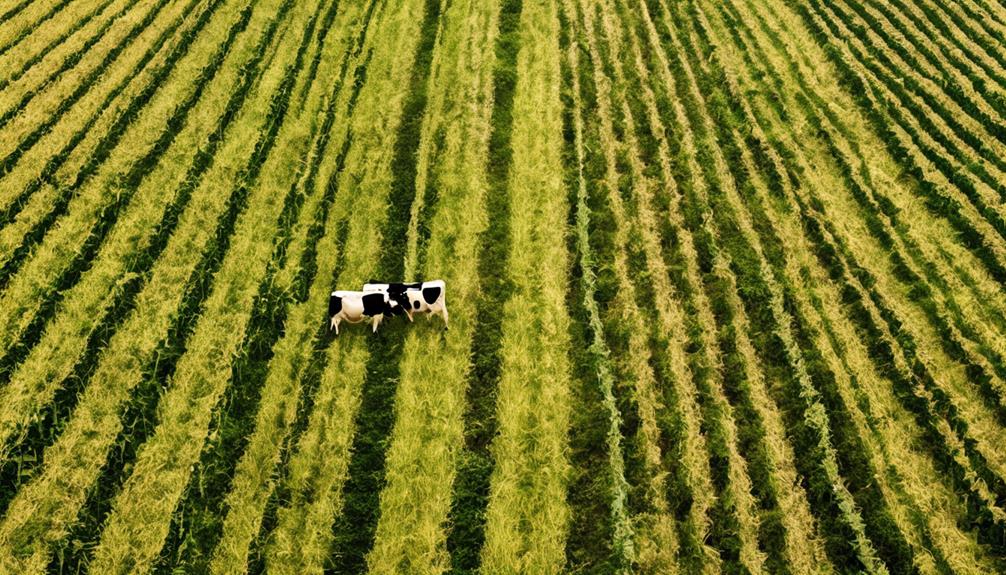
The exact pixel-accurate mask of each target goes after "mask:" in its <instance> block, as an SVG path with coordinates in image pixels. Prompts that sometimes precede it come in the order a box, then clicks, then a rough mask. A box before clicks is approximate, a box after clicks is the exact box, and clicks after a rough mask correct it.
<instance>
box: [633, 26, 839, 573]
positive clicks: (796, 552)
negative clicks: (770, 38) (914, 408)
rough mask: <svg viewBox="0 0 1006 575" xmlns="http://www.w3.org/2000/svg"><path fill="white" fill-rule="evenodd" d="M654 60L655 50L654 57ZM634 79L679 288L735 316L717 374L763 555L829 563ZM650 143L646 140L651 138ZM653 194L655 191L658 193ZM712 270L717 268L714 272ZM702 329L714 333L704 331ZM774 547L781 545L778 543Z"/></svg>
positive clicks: (649, 93) (813, 566) (736, 311)
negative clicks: (728, 397)
mask: <svg viewBox="0 0 1006 575" xmlns="http://www.w3.org/2000/svg"><path fill="white" fill-rule="evenodd" d="M627 8H628V7H627ZM626 12H627V11H626ZM624 13H625V12H623V14H624ZM640 13H641V14H643V15H644V19H643V22H641V23H640V24H646V26H645V30H644V31H641V32H642V35H643V36H647V37H648V38H649V39H650V42H651V43H653V42H655V40H656V31H655V28H654V26H653V23H652V21H651V20H649V18H646V17H645V16H648V13H647V12H646V11H645V10H642V11H640ZM626 28H627V30H629V34H628V37H629V40H630V41H629V44H630V46H631V48H632V52H633V55H634V63H635V69H636V70H637V74H636V78H637V81H640V80H638V79H641V78H646V77H653V78H655V80H659V78H660V77H661V74H654V75H652V76H651V74H649V73H648V69H647V67H646V64H645V63H644V61H643V54H642V51H641V50H640V47H639V39H638V35H637V33H636V30H635V28H636V26H633V25H631V24H630V25H629V26H627V27H626ZM655 52H656V54H657V55H658V56H659V55H660V54H661V52H660V51H659V50H656V51H655ZM660 62H661V61H660V60H659V58H658V64H660ZM659 70H662V71H663V74H664V77H666V75H667V73H668V72H667V63H666V62H663V63H662V64H661V65H660V66H659ZM640 82H641V84H642V88H643V90H642V93H643V102H644V104H645V107H646V110H647V112H646V114H645V115H646V116H647V118H648V121H649V128H650V130H649V133H650V137H651V138H653V139H654V140H655V141H656V144H655V145H656V148H657V150H656V154H655V156H656V157H655V158H653V159H651V162H654V163H656V164H657V165H659V168H660V173H661V176H662V177H661V179H662V181H663V182H664V183H665V185H666V186H667V188H668V192H667V194H666V196H665V197H664V198H662V199H659V200H658V204H660V205H661V206H662V207H661V210H662V212H663V213H665V214H666V217H667V221H668V225H669V228H668V229H666V231H665V232H664V233H665V234H666V235H667V236H669V237H676V238H677V244H678V250H679V253H680V256H679V257H681V258H682V259H683V262H682V263H679V264H678V266H681V267H683V268H684V272H683V275H684V277H683V278H681V280H679V281H683V282H684V284H683V285H684V287H683V288H682V289H683V291H684V293H690V292H694V293H695V294H696V296H694V299H695V300H696V304H697V305H698V306H699V308H700V310H702V311H701V313H702V314H703V315H704V316H705V317H706V318H707V319H706V320H705V321H704V324H705V325H712V324H713V321H712V320H711V319H708V318H711V316H712V314H713V312H714V311H715V312H716V314H717V316H726V317H723V318H722V319H720V321H725V322H726V323H728V324H730V323H733V326H732V328H733V329H732V330H729V331H727V332H726V333H728V334H729V333H733V334H734V337H733V339H732V341H731V339H730V338H723V337H721V338H720V339H721V344H720V345H722V346H723V351H724V354H725V355H724V359H723V362H724V367H725V370H724V375H723V378H724V385H725V386H726V387H727V391H728V393H733V394H735V395H740V396H741V397H743V398H745V399H744V400H741V401H742V403H741V404H740V407H738V412H739V413H742V414H744V415H743V416H742V417H741V418H740V421H741V422H742V425H741V428H740V434H741V435H740V438H741V449H742V450H745V451H746V453H745V458H746V459H747V460H748V461H749V469H750V470H751V473H752V477H753V478H758V479H760V481H757V482H756V483H757V485H758V486H759V490H760V493H759V498H760V499H761V500H762V501H761V505H762V507H763V511H762V512H761V513H760V515H761V530H762V533H761V534H760V535H759V537H760V540H761V545H762V546H764V547H766V548H767V551H768V558H767V561H768V562H773V561H775V562H776V563H775V565H777V567H776V568H780V567H782V566H778V565H779V563H783V564H786V563H787V562H788V564H790V565H792V566H793V568H794V569H796V570H797V571H798V572H809V571H813V570H827V566H826V564H825V563H824V561H823V557H824V551H823V548H822V547H821V544H820V541H819V540H818V538H817V533H816V528H815V526H814V523H813V519H812V518H811V516H810V510H809V506H808V503H807V500H806V497H805V496H804V494H803V491H802V489H799V488H796V484H797V477H798V475H797V472H796V469H795V468H794V463H793V461H794V455H793V452H792V449H791V447H790V446H789V442H788V441H787V440H786V438H785V432H784V424H783V422H782V419H781V416H780V414H779V411H778V409H777V407H776V406H775V404H774V403H773V402H772V400H771V399H770V397H769V396H768V392H767V389H766V381H765V376H764V373H763V371H762V369H761V368H760V366H759V361H758V359H757V358H756V356H755V352H754V349H753V345H752V343H751V342H750V340H749V339H748V338H747V331H748V329H747V324H746V322H747V319H746V316H745V315H744V310H743V308H742V307H739V306H738V305H736V304H732V303H731V304H729V305H728V306H726V307H727V308H730V309H731V311H729V312H725V311H723V309H724V306H723V305H722V304H717V303H716V302H717V300H718V297H717V294H718V293H720V292H725V294H726V297H733V298H737V295H736V287H735V286H734V287H732V288H731V287H730V286H727V289H723V288H722V286H721V282H718V281H713V282H711V283H710V284H709V287H708V288H706V287H705V286H703V281H702V280H701V279H700V264H699V261H698V260H699V256H698V253H697V252H696V248H695V243H694V239H693V237H692V234H691V233H690V231H689V229H688V228H687V226H686V225H685V222H684V219H683V217H682V214H681V207H680V191H679V189H678V185H677V182H676V181H675V176H674V175H673V173H672V167H671V158H670V155H671V154H670V150H669V143H668V141H667V137H666V135H665V133H664V125H663V122H662V120H661V116H660V109H659V107H658V99H657V97H656V95H655V94H654V93H653V90H652V89H651V87H650V86H649V85H648V84H647V83H645V82H642V81H640ZM649 145H650V146H651V147H652V146H653V145H654V144H652V143H651V144H649ZM658 198H660V196H659V195H658ZM678 261H680V260H678ZM721 268H722V266H716V269H717V270H719V269H721ZM717 275H720V274H719V273H717ZM707 290H708V291H709V293H710V296H711V298H712V301H709V300H707V298H706V297H704V295H703V294H704V292H705V291H707ZM731 301H733V300H731ZM731 320H732V321H731ZM720 331H722V329H721V330H720ZM707 337H714V336H713V335H712V334H709V335H708V336H707ZM731 351H733V353H731ZM734 354H736V355H734ZM731 374H733V375H735V376H737V377H738V378H740V379H739V380H738V381H743V383H737V382H733V381H731V378H730V375H731ZM744 374H746V377H745V376H744ZM737 388H739V389H737ZM732 401H733V402H734V403H736V402H737V401H738V399H736V398H734V399H732ZM748 444H753V445H748ZM776 506H778V508H779V509H780V510H781V512H782V517H779V516H778V515H777V514H775V513H773V512H772V510H774V509H775V508H776ZM780 530H781V531H783V533H782V534H781V535H780V534H779V533H778V531H780ZM777 538H781V539H783V541H781V542H779V541H778V540H777ZM766 540H768V542H767V541H766ZM780 547H783V549H779V548H780ZM777 553H778V554H779V555H782V556H783V557H784V559H778V558H777V557H778V556H777V555H776V554H777ZM769 564H772V563H769Z"/></svg>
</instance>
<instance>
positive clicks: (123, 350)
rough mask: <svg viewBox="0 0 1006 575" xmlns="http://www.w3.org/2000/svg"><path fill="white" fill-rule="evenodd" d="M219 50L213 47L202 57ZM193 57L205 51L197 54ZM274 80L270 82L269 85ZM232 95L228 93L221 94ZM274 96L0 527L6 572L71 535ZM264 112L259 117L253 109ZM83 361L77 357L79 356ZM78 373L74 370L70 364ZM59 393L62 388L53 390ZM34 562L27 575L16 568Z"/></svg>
mask: <svg viewBox="0 0 1006 575" xmlns="http://www.w3.org/2000/svg"><path fill="white" fill-rule="evenodd" d="M280 4H281V2H280V1H279V0H277V2H275V3H272V4H266V3H263V4H261V5H260V6H258V8H257V9H256V10H255V11H254V13H253V14H252V19H251V22H250V23H249V27H248V30H247V31H246V33H245V34H243V35H241V36H240V37H239V38H238V39H237V42H236V46H235V48H234V52H233V56H232V58H231V63H232V64H238V63H241V62H244V61H245V59H246V58H250V57H252V56H253V55H254V51H255V50H256V49H257V48H258V49H260V48H261V47H262V46H261V43H262V41H263V39H264V33H265V31H266V29H267V28H268V24H269V23H270V22H271V21H273V20H275V19H276V18H277V17H278V13H277V12H278V10H279V7H280ZM244 6H245V4H244V3H242V2H234V3H232V4H229V5H228V6H226V7H225V8H224V9H223V10H221V12H220V13H218V14H217V15H216V17H215V18H214V20H213V21H212V22H211V23H210V25H209V28H208V29H207V32H206V33H207V34H208V35H211V36H225V35H226V32H227V30H228V29H229V28H231V26H232V25H233V24H234V22H235V21H236V20H237V19H238V18H239V17H240V14H241V12H242V9H243V8H244ZM213 47H214V44H213V43H212V42H210V43H208V45H207V46H206V48H204V50H205V51H210V50H212V48H213ZM195 48H196V47H194V50H193V54H194V57H198V54H199V51H197V50H195ZM278 80H279V79H278V78H274V79H273V80H271V82H272V85H273V86H275V83H276V82H278ZM223 87H225V88H230V86H226V85H225V86H223ZM270 96H271V94H270V92H269V91H268V90H263V91H262V92H261V93H260V95H259V96H258V100H259V103H258V105H257V106H251V107H250V110H249V111H246V112H244V113H243V114H241V115H239V116H238V118H237V120H236V121H237V123H236V126H238V127H239V129H241V130H243V132H239V133H235V134H233V135H232V137H231V138H229V139H228V140H227V142H226V143H225V144H224V146H223V147H222V148H221V151H220V154H221V156H220V157H222V158H227V160H226V161H218V162H217V163H215V164H214V166H213V168H212V169H211V170H210V172H208V173H207V174H206V176H205V178H204V179H203V181H202V182H200V187H201V188H202V190H197V191H195V192H194V194H193V198H194V201H193V203H192V205H191V206H190V208H189V209H188V210H186V211H185V213H183V214H182V216H181V218H180V221H179V224H178V226H177V229H176V231H175V233H174V234H173V235H172V237H171V239H170V240H169V241H168V245H167V247H166V249H165V250H164V254H163V255H162V257H161V258H159V259H158V261H157V262H156V264H155V265H154V268H153V270H152V271H151V276H150V279H149V280H148V281H147V282H146V284H145V286H144V288H143V289H142V290H141V292H140V293H139V294H137V296H136V304H135V309H134V310H133V312H132V313H131V314H130V315H129V317H127V318H126V319H125V321H124V322H123V324H122V325H121V326H120V327H119V329H118V330H117V331H116V333H115V335H114V336H113V337H112V339H111V341H110V342H109V344H108V346H107V348H106V349H105V350H104V351H103V352H102V353H101V355H100V357H99V359H98V365H97V367H96V370H95V373H94V375H93V376H92V377H91V379H90V381H89V383H88V386H87V387H86V389H85V391H84V393H83V396H82V397H81V399H80V401H79V403H78V405H77V407H76V409H75V410H74V411H73V414H72V415H71V417H70V422H69V423H68V425H67V428H66V429H65V430H64V433H63V434H62V435H61V436H60V438H59V439H58V441H57V442H56V443H54V444H53V445H52V446H51V447H50V448H49V449H48V450H47V451H46V464H47V465H46V467H45V468H44V469H43V470H42V471H41V472H40V473H39V474H38V475H37V476H36V477H35V478H33V480H32V482H31V483H29V484H28V485H26V486H25V487H24V488H23V489H22V490H21V491H20V492H19V493H18V496H17V498H16V499H15V500H14V501H12V502H11V505H10V507H9V509H8V512H7V514H6V516H5V519H4V522H3V524H0V564H3V565H8V566H11V569H13V570H21V569H24V570H25V571H29V572H34V571H38V570H41V569H42V568H44V566H45V564H46V562H47V560H48V546H49V545H51V544H52V543H53V542H55V541H58V540H59V539H60V538H61V537H62V536H63V535H65V533H66V530H67V528H68V525H69V524H70V523H71V522H72V521H73V520H74V518H75V517H76V514H77V511H78V510H79V509H80V507H81V505H82V504H83V503H84V500H85V498H86V496H87V494H88V492H89V491H90V490H91V487H92V486H93V485H94V482H95V481H96V480H97V479H98V476H99V475H100V473H101V469H102V467H103V465H104V462H105V461H106V458H107V456H108V451H109V450H110V449H111V447H112V444H113V443H114V441H115V438H116V436H117V435H118V433H119V432H120V430H121V428H122V421H121V419H120V410H121V409H122V406H123V404H124V403H126V401H127V400H128V399H129V397H130V395H131V393H132V392H133V390H134V389H135V388H136V386H137V385H139V383H140V382H141V380H142V379H143V378H144V377H145V375H144V374H145V372H146V370H147V368H148V365H149V364H150V363H151V362H152V361H153V360H154V354H155V353H156V351H157V349H158V347H159V346H160V345H161V343H162V342H163V341H164V339H165V338H166V337H167V336H168V332H169V330H170V327H171V325H172V324H173V323H174V321H175V315H176V314H177V310H178V309H179V307H180V305H181V302H182V299H183V297H184V296H185V293H186V286H188V285H189V282H190V277H191V275H192V273H193V271H194V270H195V269H196V267H197V265H198V264H199V261H200V259H201V258H202V254H203V253H204V251H205V250H206V248H207V244H208V243H209V242H210V241H211V239H212V238H213V235H214V231H215V227H216V225H217V221H216V220H217V218H218V217H219V214H220V213H221V212H222V210H223V209H224V207H225V206H226V204H227V202H228V197H229V195H230V194H221V193H220V190H221V189H225V188H226V187H230V188H231V189H233V187H234V182H235V181H236V180H237V177H238V175H239V174H240V173H241V171H242V169H243V167H244V164H246V163H247V162H248V160H249V156H250V155H251V153H252V149H253V147H254V143H255V140H256V138H255V137H254V134H255V133H256V132H257V131H258V130H259V129H260V127H261V125H260V124H259V123H258V122H257V121H255V118H256V117H257V118H258V119H259V121H261V120H264V119H265V117H266V116H263V115H262V114H263V111H262V110H263V109H265V110H267V109H268V105H269V103H270V100H271V97H270ZM256 107H257V108H258V110H255V109H254V108H256ZM77 353H79V351H78V352H77ZM71 363H72V361H71ZM57 383H59V382H57ZM22 562H28V563H27V566H24V565H22V566H21V567H14V566H15V565H21V563H22Z"/></svg>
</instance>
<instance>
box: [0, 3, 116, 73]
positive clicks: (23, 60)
mask: <svg viewBox="0 0 1006 575" xmlns="http://www.w3.org/2000/svg"><path fill="white" fill-rule="evenodd" d="M113 2H115V0H101V2H97V3H93V2H78V3H77V4H74V5H73V7H71V8H68V9H65V10H60V12H59V14H58V15H57V18H54V19H53V20H50V21H49V22H46V23H45V24H44V25H43V26H42V27H41V28H39V29H38V30H36V31H35V32H34V33H33V34H32V36H31V38H30V39H29V40H26V41H24V42H21V43H20V44H18V45H17V46H15V47H14V49H13V50H10V51H9V52H7V53H6V54H4V55H3V56H0V70H2V72H0V90H3V89H4V88H6V87H7V86H8V85H9V84H10V83H11V82H15V81H17V80H18V79H19V78H20V77H21V76H23V75H24V73H25V72H27V71H28V69H29V68H31V67H32V66H34V65H35V64H37V63H38V62H39V61H41V60H42V59H43V58H45V57H46V55H47V54H49V53H50V52H52V51H53V50H57V49H63V50H65V49H66V48H64V47H63V44H64V42H66V41H67V39H68V38H70V37H71V36H76V35H78V34H79V35H80V36H81V37H84V36H86V35H87V31H89V30H91V29H92V28H94V29H98V28H100V27H101V24H102V23H103V22H104V21H103V20H102V17H104V18H108V16H109V15H110V14H113V13H114V10H112V11H107V12H106V9H107V8H108V7H109V6H110V5H111V4H112V3H113ZM95 18H98V20H95ZM92 21H94V22H95V26H89V24H91V22H92ZM81 30H84V32H81ZM71 43H72V42H71Z"/></svg>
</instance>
